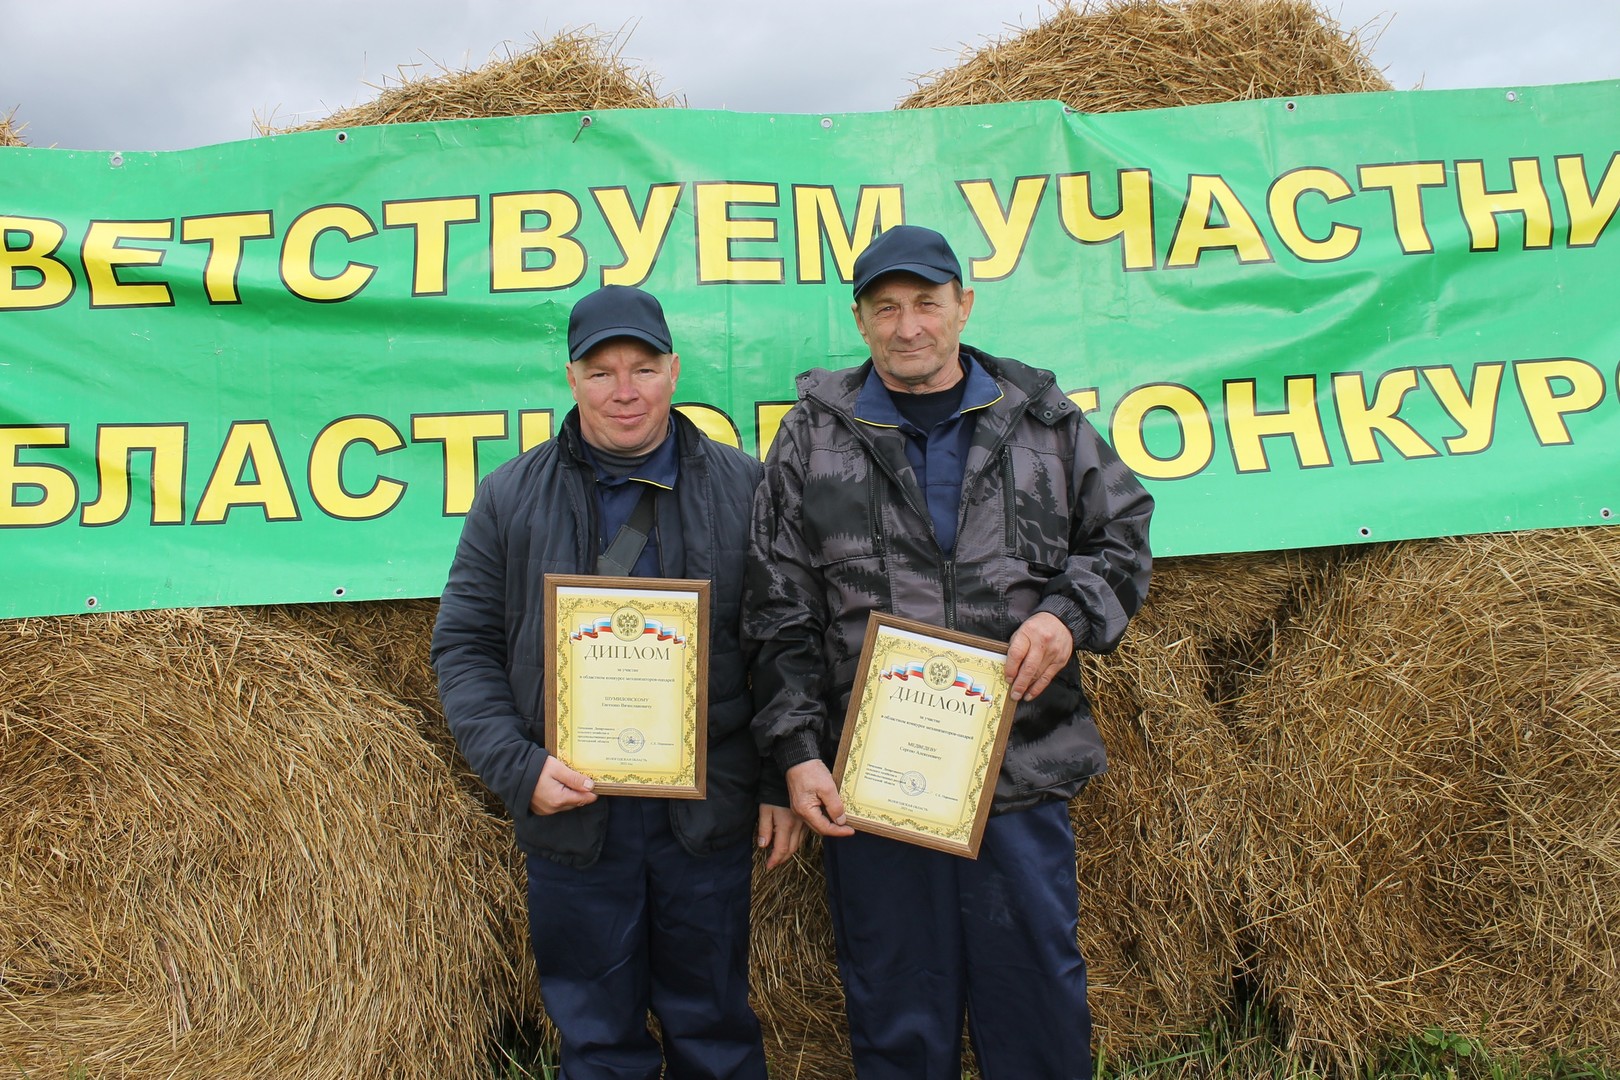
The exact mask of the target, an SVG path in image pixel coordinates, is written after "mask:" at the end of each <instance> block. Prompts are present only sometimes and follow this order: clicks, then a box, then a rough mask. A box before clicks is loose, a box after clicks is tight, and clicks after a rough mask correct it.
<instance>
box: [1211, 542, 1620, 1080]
mask: <svg viewBox="0 0 1620 1080" xmlns="http://www.w3.org/2000/svg"><path fill="white" fill-rule="evenodd" d="M1616 642H1620V529H1614V528H1593V529H1571V530H1561V531H1553V532H1536V533H1512V534H1502V535H1487V536H1474V537H1464V538H1455V539H1446V540H1433V541H1416V542H1409V543H1403V544H1399V545H1393V546H1389V547H1383V548H1379V549H1374V550H1373V551H1372V552H1370V553H1369V554H1368V556H1367V557H1366V558H1364V559H1362V560H1360V561H1358V562H1355V563H1352V564H1348V565H1347V566H1346V567H1344V568H1343V570H1342V571H1341V574H1340V576H1339V578H1338V579H1337V580H1336V581H1334V582H1333V583H1332V585H1331V586H1330V587H1329V588H1328V589H1327V590H1326V591H1325V593H1324V596H1323V598H1322V601H1321V603H1320V604H1319V605H1317V606H1315V607H1314V608H1313V609H1311V610H1309V611H1307V612H1305V613H1304V614H1303V615H1302V616H1301V617H1300V618H1299V620H1298V623H1297V625H1295V626H1293V627H1291V628H1289V629H1288V630H1287V631H1286V632H1285V633H1284V634H1283V635H1282V636H1281V637H1280V638H1279V640H1278V642H1277V646H1276V662H1275V664H1274V665H1273V666H1272V667H1271V668H1270V670H1269V671H1267V672H1266V673H1265V674H1263V675H1261V676H1260V677H1259V678H1258V679H1257V680H1256V681H1255V682H1254V684H1253V686H1252V691H1251V692H1250V693H1249V694H1248V695H1246V696H1245V698H1244V699H1243V700H1241V701H1240V702H1238V703H1237V710H1238V715H1239V717H1240V718H1241V720H1242V722H1243V723H1244V724H1245V725H1246V726H1247V727H1248V728H1249V729H1250V730H1251V731H1252V732H1253V741H1254V750H1253V755H1254V762H1255V764H1254V770H1253V776H1252V778H1251V781H1250V786H1251V788H1252V790H1253V792H1254V797H1253V798H1252V799H1250V800H1249V812H1248V825H1247V830H1246V842H1245V844H1244V849H1243V856H1244V875H1245V878H1246V880H1247V885H1248V888H1247V890H1246V892H1247V901H1248V903H1249V905H1250V910H1249V912H1248V923H1249V925H1250V927H1251V928H1252V931H1251V932H1252V934H1253V936H1254V939H1255V947H1256V948H1257V950H1258V953H1259V958H1260V964H1261V968H1260V975H1261V981H1262V983H1263V985H1264V987H1265V988H1266V989H1267V990H1268V991H1269V993H1270V994H1271V995H1272V997H1273V999H1274V1001H1275V1002H1276V1003H1277V1004H1278V1005H1279V1006H1280V1008H1281V1010H1282V1011H1283V1013H1284V1014H1285V1015H1286V1016H1287V1017H1288V1018H1289V1019H1290V1020H1291V1023H1292V1030H1293V1038H1294V1039H1295V1040H1296V1041H1298V1042H1300V1043H1302V1044H1307V1045H1310V1044H1314V1045H1315V1046H1316V1047H1318V1048H1320V1049H1321V1050H1322V1051H1324V1052H1325V1053H1327V1054H1329V1055H1331V1056H1334V1057H1337V1058H1339V1059H1340V1060H1341V1061H1351V1062H1353V1061H1355V1060H1357V1059H1359V1058H1361V1057H1364V1056H1365V1055H1366V1053H1367V1052H1368V1051H1369V1050H1370V1049H1371V1048H1372V1047H1373V1046H1375V1045H1376V1043H1377V1041H1378V1040H1379V1039H1381V1038H1388V1037H1391V1036H1394V1037H1403V1036H1406V1035H1409V1034H1410V1033H1412V1032H1414V1031H1420V1030H1423V1029H1425V1028H1427V1027H1430V1026H1438V1027H1441V1028H1443V1029H1445V1030H1447V1031H1450V1032H1454V1033H1459V1034H1464V1035H1474V1036H1483V1037H1484V1038H1485V1039H1486V1041H1487V1042H1488V1043H1489V1045H1490V1046H1491V1047H1492V1048H1493V1049H1496V1050H1511V1051H1518V1052H1529V1053H1535V1052H1542V1051H1554V1050H1559V1049H1563V1048H1567V1047H1570V1046H1578V1047H1598V1048H1602V1049H1603V1050H1605V1051H1606V1052H1607V1053H1608V1054H1609V1055H1611V1056H1612V1055H1614V1054H1616V1053H1620V831H1617V830H1616V829H1615V822H1616V821H1617V820H1620V659H1617V654H1616V651H1615V643H1616Z"/></svg>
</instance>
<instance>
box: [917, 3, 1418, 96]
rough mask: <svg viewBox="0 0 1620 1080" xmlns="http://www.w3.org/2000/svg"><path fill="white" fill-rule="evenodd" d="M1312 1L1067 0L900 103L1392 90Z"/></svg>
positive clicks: (921, 83)
mask: <svg viewBox="0 0 1620 1080" xmlns="http://www.w3.org/2000/svg"><path fill="white" fill-rule="evenodd" d="M1388 89H1390V85H1389V82H1388V80H1386V79H1385V78H1384V76H1383V74H1382V73H1381V72H1380V71H1379V70H1378V69H1377V68H1375V67H1374V66H1373V65H1372V63H1371V61H1369V60H1368V59H1367V57H1366V55H1365V51H1364V48H1363V43H1362V41H1361V37H1360V32H1359V31H1355V30H1349V31H1347V30H1345V29H1343V28H1341V27H1340V26H1339V24H1338V23H1337V22H1336V21H1335V20H1334V19H1333V18H1332V17H1331V16H1330V15H1328V14H1327V13H1326V12H1325V11H1324V10H1322V9H1321V8H1318V7H1317V6H1316V5H1315V4H1313V3H1310V2H1308V0H1185V2H1177V3H1172V2H1166V0H1112V2H1109V3H1103V4H1098V5H1096V6H1093V5H1091V4H1089V3H1087V4H1082V5H1081V6H1080V7H1075V6H1074V5H1073V4H1072V3H1069V2H1067V0H1064V2H1063V3H1060V4H1058V5H1057V6H1056V7H1055V8H1054V9H1053V10H1052V11H1051V12H1050V13H1049V14H1048V15H1046V16H1045V17H1044V18H1042V19H1041V21H1040V23H1039V24H1038V25H1037V26H1035V27H1033V28H1031V29H1025V30H1020V31H1019V32H1017V33H1015V34H1012V35H1010V36H1008V37H1006V38H1003V39H1000V40H996V41H992V42H990V43H989V44H987V45H986V46H985V47H983V48H982V49H980V50H978V52H977V53H975V54H973V55H971V56H970V57H968V58H967V59H965V60H964V62H963V63H961V64H960V65H958V66H956V67H954V68H950V69H948V70H945V71H939V72H935V73H933V74H930V75H925V76H923V77H921V78H920V79H918V80H917V88H916V89H915V90H914V91H912V93H911V94H909V95H908V96H907V97H906V98H905V99H904V100H902V101H901V102H900V105H899V106H898V107H899V108H902V109H920V108H933V107H936V106H941V105H986V104H991V103H994V102H1004V101H1043V100H1054V99H1055V100H1057V101H1061V102H1063V103H1064V104H1066V105H1068V106H1069V107H1071V108H1073V109H1077V110H1079V111H1080V112H1121V111H1125V110H1129V109H1159V108H1170V107H1173V106H1177V105H1205V104H1209V103H1212V102H1220V101H1248V100H1251V99H1255V98H1270V97H1293V96H1298V95H1303V94H1344V93H1359V92H1363V91H1373V90H1388Z"/></svg>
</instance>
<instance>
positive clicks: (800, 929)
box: [749, 834, 855, 1080]
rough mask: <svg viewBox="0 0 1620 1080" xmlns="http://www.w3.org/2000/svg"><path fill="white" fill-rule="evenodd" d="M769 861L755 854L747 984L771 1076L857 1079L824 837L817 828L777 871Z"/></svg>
mask: <svg viewBox="0 0 1620 1080" xmlns="http://www.w3.org/2000/svg"><path fill="white" fill-rule="evenodd" d="M764 867H765V864H764V860H763V859H759V860H756V862H755V864H754V883H753V888H754V899H753V906H752V918H753V927H752V932H751V934H750V939H749V969H750V970H749V984H750V990H751V992H752V993H751V996H752V1000H753V1005H754V1011H755V1013H757V1014H758V1015H759V1021H760V1026H761V1027H762V1028H763V1029H764V1035H765V1057H766V1061H767V1064H768V1065H769V1067H770V1071H771V1075H772V1076H786V1077H798V1078H799V1080H853V1077H854V1075H855V1071H854V1066H853V1065H852V1064H851V1062H850V1056H849V1028H848V1025H847V1024H846V1023H845V1020H844V988H843V984H842V983H840V982H839V981H838V965H837V963H836V961H835V960H834V948H833V931H832V916H831V915H830V914H829V913H828V911H827V879H826V875H825V874H824V873H823V871H822V865H821V841H820V838H819V837H816V836H815V835H813V834H812V835H811V836H810V837H809V838H808V839H807V840H806V842H805V845H804V847H802V848H801V849H799V852H798V853H797V854H796V855H794V857H793V858H792V859H791V860H789V861H788V862H787V863H784V864H783V865H781V866H779V867H777V868H776V869H775V870H771V871H766V870H765V868H764Z"/></svg>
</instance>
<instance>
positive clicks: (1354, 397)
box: [1333, 368, 1440, 464]
mask: <svg viewBox="0 0 1620 1080" xmlns="http://www.w3.org/2000/svg"><path fill="white" fill-rule="evenodd" d="M1415 389H1417V372H1415V371H1413V370H1412V369H1411V368H1400V369H1397V370H1395V371H1387V372H1385V373H1384V374H1382V375H1380V376H1379V377H1378V385H1377V389H1376V391H1375V397H1374V400H1373V401H1372V402H1370V403H1369V402H1368V401H1367V381H1366V377H1365V376H1364V375H1363V374H1362V373H1361V372H1359V371H1350V372H1343V373H1341V374H1338V375H1335V376H1333V401H1334V404H1335V405H1336V406H1337V407H1338V410H1339V430H1341V431H1342V432H1343V433H1344V445H1345V449H1347V450H1348V451H1349V452H1350V460H1351V461H1352V462H1354V463H1356V464H1362V463H1365V462H1370V461H1383V460H1384V455H1383V451H1381V450H1380V449H1379V446H1378V440H1377V439H1376V438H1375V437H1374V436H1375V435H1382V436H1383V437H1384V438H1386V439H1388V440H1389V442H1390V444H1391V445H1392V446H1394V447H1395V451H1396V453H1398V454H1400V455H1401V456H1402V457H1404V458H1409V459H1410V458H1426V457H1438V456H1439V455H1440V451H1438V450H1436V449H1435V448H1434V447H1432V446H1430V445H1429V443H1428V442H1427V441H1426V440H1425V439H1424V438H1423V437H1422V436H1421V435H1419V434H1418V433H1417V432H1416V431H1415V430H1414V429H1413V428H1412V426H1411V425H1410V424H1408V423H1407V422H1406V421H1404V420H1402V419H1400V418H1399V417H1398V416H1396V415H1395V414H1396V413H1398V412H1400V411H1401V402H1402V400H1404V399H1405V397H1406V395H1407V394H1409V393H1411V392H1412V391H1413V390H1415Z"/></svg>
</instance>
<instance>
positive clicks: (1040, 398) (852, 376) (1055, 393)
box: [798, 345, 1076, 427]
mask: <svg viewBox="0 0 1620 1080" xmlns="http://www.w3.org/2000/svg"><path fill="white" fill-rule="evenodd" d="M962 355H963V357H964V358H967V359H968V360H970V361H972V362H973V363H974V364H976V365H977V366H979V367H980V368H982V369H983V371H984V372H985V374H986V375H988V376H989V378H990V379H991V380H992V381H993V382H994V383H995V385H996V386H997V388H998V390H999V391H1000V393H1001V395H1002V399H1001V400H1000V402H999V405H1000V409H998V410H995V411H998V412H999V411H1008V410H1011V409H1014V408H1016V407H1018V406H1020V405H1025V406H1028V409H1029V413H1030V415H1031V416H1033V417H1034V418H1035V419H1036V420H1038V421H1040V422H1041V423H1043V424H1046V425H1047V426H1048V427H1054V426H1056V425H1057V424H1059V423H1061V422H1062V421H1063V420H1064V418H1066V417H1068V416H1069V415H1070V414H1072V413H1073V412H1075V411H1076V406H1075V404H1074V402H1072V401H1070V400H1069V399H1068V398H1067V397H1065V396H1064V394H1063V393H1062V392H1061V391H1060V390H1059V389H1058V388H1057V379H1056V377H1055V376H1053V374H1052V373H1051V372H1050V371H1045V370H1043V369H1041V368H1034V367H1030V366H1029V365H1028V364H1024V363H1020V362H1019V361H1017V360H1009V359H1007V358H1006V357H1000V356H991V355H990V354H989V353H987V352H985V351H983V350H982V349H976V348H974V347H973V346H971V345H963V346H962ZM871 371H872V361H871V359H870V358H869V359H868V360H867V361H866V363H864V364H860V365H858V366H856V367H852V368H843V369H842V370H839V371H828V370H827V369H825V368H816V369H814V370H811V371H806V372H805V373H804V374H802V375H800V376H799V377H798V389H799V397H801V398H814V399H815V400H816V401H818V402H820V403H821V404H823V405H825V406H826V407H827V408H829V409H832V410H833V411H835V412H839V413H843V414H844V415H846V416H849V417H851V418H853V417H854V416H855V409H856V405H855V403H856V401H857V399H858V398H859V397H860V393H861V388H862V387H863V386H865V385H866V381H867V379H868V377H869V376H870V375H871ZM965 400H966V398H965V396H964V401H965Z"/></svg>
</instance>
